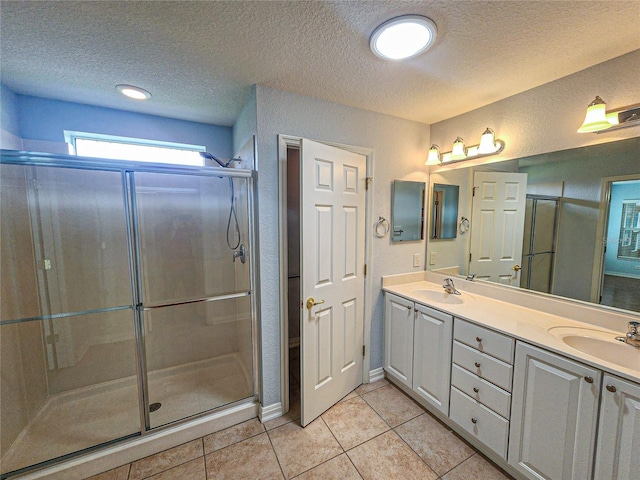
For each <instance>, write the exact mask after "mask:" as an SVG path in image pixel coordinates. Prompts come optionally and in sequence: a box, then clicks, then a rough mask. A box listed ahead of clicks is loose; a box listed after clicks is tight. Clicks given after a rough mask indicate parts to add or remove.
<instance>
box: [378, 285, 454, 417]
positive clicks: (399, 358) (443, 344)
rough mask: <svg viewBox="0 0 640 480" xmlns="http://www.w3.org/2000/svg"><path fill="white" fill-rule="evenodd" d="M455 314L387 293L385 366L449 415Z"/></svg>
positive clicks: (396, 378) (431, 403)
mask: <svg viewBox="0 0 640 480" xmlns="http://www.w3.org/2000/svg"><path fill="white" fill-rule="evenodd" d="M452 330H453V317H452V316H451V315H448V314H445V313H442V312H440V311H438V310H435V309H433V308H429V307H427V306H425V305H421V304H419V303H415V304H414V303H413V302H411V301H410V300H406V299H405V298H402V297H399V296H397V295H393V294H390V293H386V294H385V353H384V369H385V370H386V372H387V374H390V375H391V376H392V379H393V380H394V381H395V382H400V383H402V384H404V385H406V386H407V387H409V388H410V389H411V390H413V392H414V393H415V394H416V395H417V396H418V397H419V398H420V399H421V400H423V401H424V402H427V403H429V404H430V405H432V406H433V407H435V408H436V409H438V410H439V411H440V412H442V413H443V414H444V415H448V414H449V385H450V375H451V336H452Z"/></svg>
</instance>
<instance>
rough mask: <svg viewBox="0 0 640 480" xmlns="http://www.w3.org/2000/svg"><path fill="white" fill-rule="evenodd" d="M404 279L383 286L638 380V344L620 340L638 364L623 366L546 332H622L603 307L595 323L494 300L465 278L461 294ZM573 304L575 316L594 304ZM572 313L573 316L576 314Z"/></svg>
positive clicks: (518, 337)
mask: <svg viewBox="0 0 640 480" xmlns="http://www.w3.org/2000/svg"><path fill="white" fill-rule="evenodd" d="M425 276H428V275H425ZM407 280H409V281H408V282H407V283H398V282H397V281H393V282H384V283H383V290H384V291H386V292H390V293H393V294H396V295H399V296H401V297H404V298H407V299H409V300H412V301H415V302H417V303H421V304H424V305H428V306H430V307H432V308H435V309H437V310H440V311H443V312H448V313H450V314H452V315H453V316H455V317H459V318H462V319H465V320H469V321H472V322H475V323H478V324H480V325H483V326H486V327H488V328H491V329H493V330H496V331H498V332H502V333H505V334H507V335H510V336H512V337H514V338H516V339H519V340H522V341H525V342H527V343H530V344H533V345H537V346H539V347H542V348H545V349H548V350H551V351H553V352H556V353H560V354H561V355H564V356H566V357H570V358H573V359H575V360H578V361H580V362H583V363H586V364H588V365H591V366H594V367H596V368H598V369H601V370H604V371H606V372H610V373H612V374H614V375H618V376H620V377H623V378H626V379H628V380H632V381H635V382H640V348H635V347H632V346H626V345H622V344H621V346H623V347H628V348H629V349H632V350H630V351H629V352H628V356H630V358H631V359H632V362H633V359H635V355H634V353H635V354H636V355H637V362H633V363H632V364H631V365H634V364H635V366H636V367H637V368H627V367H626V366H621V365H618V364H616V363H613V362H610V361H607V360H603V359H601V358H597V357H595V356H591V355H588V354H586V353H583V352H581V351H580V350H576V349H574V348H571V347H570V346H569V345H567V344H566V343H564V342H563V341H562V340H561V339H560V338H557V337H556V336H554V335H552V334H551V333H550V332H549V329H551V328H553V327H573V328H580V329H590V330H592V331H596V332H594V333H595V335H596V336H597V334H598V332H602V333H603V334H604V335H605V338H608V337H607V336H606V335H607V334H610V335H611V338H614V337H616V336H619V335H624V333H626V328H622V327H623V325H622V322H620V321H619V320H617V323H616V324H615V325H616V326H620V328H621V329H620V330H618V329H616V330H612V329H611V326H612V322H611V318H610V317H613V316H616V315H613V314H608V312H607V311H606V310H605V309H603V310H602V320H603V322H602V326H600V325H598V324H595V323H594V321H593V319H590V320H591V321H590V322H589V323H586V322H581V321H578V320H576V319H573V318H567V317H565V316H561V315H557V314H553V313H549V312H548V311H547V312H545V311H541V310H537V309H534V308H530V307H524V306H520V305H518V304H516V303H512V302H506V301H502V300H497V299H496V298H493V297H491V296H488V295H486V292H484V293H485V294H479V293H478V292H477V290H478V288H475V286H474V287H472V286H471V285H469V282H465V281H464V280H461V281H458V280H457V279H456V280H455V281H456V288H457V289H458V290H459V291H460V292H461V293H462V295H460V296H457V295H449V294H446V293H445V292H444V290H443V288H442V284H440V283H434V282H430V281H426V280H420V281H412V280H416V276H415V275H413V276H407ZM385 283H386V284H385ZM465 286H468V287H469V290H472V291H465ZM420 290H429V291H433V292H437V293H435V294H432V295H435V299H434V298H431V297H430V298H428V297H427V296H426V294H422V293H421V292H420ZM481 290H488V287H484V286H483V287H482V288H481ZM498 292H499V290H498ZM449 297H453V298H449ZM511 297H512V296H511ZM439 298H441V300H439ZM542 300H543V301H544V297H542ZM451 302H456V303H451ZM573 308H574V309H577V312H576V313H577V314H578V315H577V316H578V317H579V314H580V312H579V310H580V309H581V308H585V309H586V308H590V309H591V310H593V309H594V307H589V306H585V307H582V306H580V305H578V306H574V307H573ZM547 310H548V308H547ZM590 315H591V316H592V317H593V312H592V311H591V312H590ZM572 316H574V317H575V315H572ZM623 317H624V316H623ZM630 318H632V319H634V320H636V319H637V318H633V317H630ZM607 327H609V328H607ZM625 327H626V326H625Z"/></svg>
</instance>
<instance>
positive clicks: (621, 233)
mask: <svg viewBox="0 0 640 480" xmlns="http://www.w3.org/2000/svg"><path fill="white" fill-rule="evenodd" d="M605 235H606V239H607V241H606V246H605V254H604V269H603V270H604V274H603V278H602V290H601V296H600V303H601V304H602V305H609V306H612V307H618V308H624V309H626V310H633V311H636V312H637V311H640V295H638V292H640V179H638V180H625V181H619V182H612V183H611V191H610V201H609V214H608V223H607V229H606V233H605Z"/></svg>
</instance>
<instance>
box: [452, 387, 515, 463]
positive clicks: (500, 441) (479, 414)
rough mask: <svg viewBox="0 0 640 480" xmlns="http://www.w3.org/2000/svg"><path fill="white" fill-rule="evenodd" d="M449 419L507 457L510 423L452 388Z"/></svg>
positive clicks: (503, 456)
mask: <svg viewBox="0 0 640 480" xmlns="http://www.w3.org/2000/svg"><path fill="white" fill-rule="evenodd" d="M449 417H450V418H451V420H453V421H454V422H456V423H457V424H458V425H460V426H461V427H462V428H464V429H465V430H466V431H467V432H469V433H470V434H471V435H473V436H474V437H476V438H477V439H478V440H480V441H481V442H482V443H484V444H485V445H486V446H488V447H489V448H490V449H491V450H493V451H494V452H496V453H497V454H498V455H500V456H501V457H502V458H506V457H507V440H508V435H509V422H508V421H507V420H505V419H504V418H502V417H501V416H500V415H498V414H496V413H494V412H492V411H491V410H489V409H488V408H487V407H485V406H484V405H480V404H479V403H478V402H476V401H475V400H473V399H472V398H469V397H468V396H467V395H465V394H464V393H462V392H461V391H460V390H458V389H457V388H455V387H451V409H450V411H449Z"/></svg>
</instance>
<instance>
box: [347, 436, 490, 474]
mask: <svg viewBox="0 0 640 480" xmlns="http://www.w3.org/2000/svg"><path fill="white" fill-rule="evenodd" d="M347 455H348V456H349V458H350V459H351V461H352V462H353V464H354V465H355V466H356V468H357V469H358V472H359V473H360V475H362V478H364V479H365V480H373V479H376V480H378V479H380V480H388V479H402V480H411V479H416V480H418V479H419V480H435V479H436V478H437V477H438V476H437V475H436V474H435V472H434V471H433V470H431V469H430V468H429V467H428V466H427V464H426V463H424V462H423V461H422V460H421V459H420V457H419V456H418V455H416V453H415V452H414V451H413V450H411V449H410V448H409V447H408V446H407V444H406V443H404V442H403V441H402V439H401V438H400V437H399V436H398V435H397V434H396V433H395V432H393V431H389V432H387V433H383V434H382V435H380V436H377V437H376V438H374V439H372V440H369V441H368V442H366V443H363V444H362V445H359V446H357V447H356V448H354V449H353V450H349V451H348V452H347ZM475 480H477V479H475Z"/></svg>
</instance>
